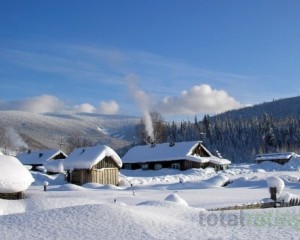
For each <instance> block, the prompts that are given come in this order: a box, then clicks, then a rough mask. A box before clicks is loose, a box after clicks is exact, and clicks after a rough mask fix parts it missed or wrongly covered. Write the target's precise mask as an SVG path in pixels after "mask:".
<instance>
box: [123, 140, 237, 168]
mask: <svg viewBox="0 0 300 240" xmlns="http://www.w3.org/2000/svg"><path fill="white" fill-rule="evenodd" d="M122 162H123V168H124V169H132V170H134V169H140V168H141V169H144V170H148V169H151V170H158V169H161V168H174V169H179V170H187V169H190V168H206V167H213V168H215V169H216V170H224V169H226V168H228V165H229V164H230V163H231V162H230V161H229V160H227V159H221V158H218V157H215V156H213V155H212V154H211V153H210V152H209V151H208V150H207V149H206V148H205V147H204V146H203V144H202V143H201V142H199V141H192V142H178V143H162V144H155V145H142V146H135V147H133V148H131V149H130V150H129V151H128V152H127V153H126V154H125V156H124V157H123V158H122Z"/></svg>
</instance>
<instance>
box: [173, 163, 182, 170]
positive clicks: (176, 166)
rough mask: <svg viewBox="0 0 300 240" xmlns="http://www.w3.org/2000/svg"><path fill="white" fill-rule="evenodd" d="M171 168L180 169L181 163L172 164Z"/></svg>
mask: <svg viewBox="0 0 300 240" xmlns="http://www.w3.org/2000/svg"><path fill="white" fill-rule="evenodd" d="M171 168H174V169H180V164H179V163H172V164H171Z"/></svg>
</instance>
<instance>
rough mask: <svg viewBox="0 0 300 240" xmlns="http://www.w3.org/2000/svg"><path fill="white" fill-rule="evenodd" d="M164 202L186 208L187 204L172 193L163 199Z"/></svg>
mask: <svg viewBox="0 0 300 240" xmlns="http://www.w3.org/2000/svg"><path fill="white" fill-rule="evenodd" d="M165 201H170V202H175V203H178V204H180V205H183V206H188V203H187V202H186V201H185V200H184V199H182V198H181V197H179V196H178V195H177V194H176V193H172V194H170V195H168V196H167V197H166V198H165Z"/></svg>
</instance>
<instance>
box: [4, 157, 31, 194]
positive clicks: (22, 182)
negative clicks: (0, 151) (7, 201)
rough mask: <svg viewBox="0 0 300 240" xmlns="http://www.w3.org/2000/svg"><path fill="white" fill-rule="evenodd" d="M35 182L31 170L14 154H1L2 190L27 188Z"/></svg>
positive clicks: (17, 190)
mask: <svg viewBox="0 0 300 240" xmlns="http://www.w3.org/2000/svg"><path fill="white" fill-rule="evenodd" d="M33 182H34V179H33V177H32V176H31V174H30V172H29V171H28V170H27V169H26V168H25V167H24V166H23V165H22V164H21V163H20V161H19V160H18V159H17V158H15V157H13V156H6V155H1V156H0V192H2V193H14V192H22V191H24V190H26V189H27V188H28V187H29V186H30V185H31V183H33Z"/></svg>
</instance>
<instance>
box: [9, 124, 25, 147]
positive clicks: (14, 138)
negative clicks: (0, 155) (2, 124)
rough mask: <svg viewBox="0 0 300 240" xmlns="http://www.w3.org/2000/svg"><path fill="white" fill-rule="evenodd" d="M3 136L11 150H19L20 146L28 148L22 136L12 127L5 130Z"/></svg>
mask: <svg viewBox="0 0 300 240" xmlns="http://www.w3.org/2000/svg"><path fill="white" fill-rule="evenodd" d="M5 138H6V140H7V142H8V144H9V147H10V148H11V150H19V149H20V148H26V149H28V145H27V143H25V142H24V140H23V139H22V137H21V136H20V135H19V134H18V133H17V132H16V131H15V130H14V129H13V128H8V129H7V130H6V132H5Z"/></svg>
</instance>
